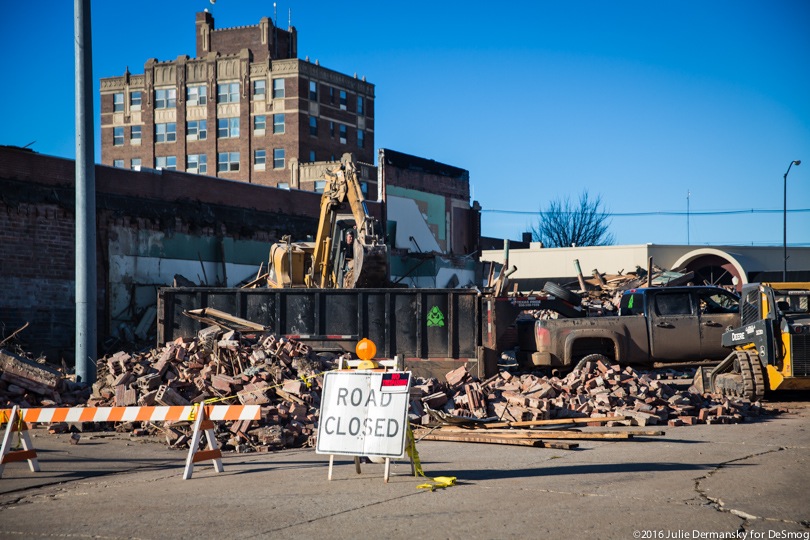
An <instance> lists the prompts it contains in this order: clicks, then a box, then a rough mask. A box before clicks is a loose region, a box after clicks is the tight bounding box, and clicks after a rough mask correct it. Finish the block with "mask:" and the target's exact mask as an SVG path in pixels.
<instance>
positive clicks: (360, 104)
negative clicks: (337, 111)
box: [357, 96, 365, 116]
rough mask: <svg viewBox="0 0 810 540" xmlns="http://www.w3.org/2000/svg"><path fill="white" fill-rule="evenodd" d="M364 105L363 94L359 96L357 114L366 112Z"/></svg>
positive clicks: (360, 114) (361, 114)
mask: <svg viewBox="0 0 810 540" xmlns="http://www.w3.org/2000/svg"><path fill="white" fill-rule="evenodd" d="M364 105H365V103H363V96H357V116H363V114H365V113H364V112H363V108H364Z"/></svg>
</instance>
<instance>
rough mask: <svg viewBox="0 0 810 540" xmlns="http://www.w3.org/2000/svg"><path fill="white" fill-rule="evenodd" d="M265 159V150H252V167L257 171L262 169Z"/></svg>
mask: <svg viewBox="0 0 810 540" xmlns="http://www.w3.org/2000/svg"><path fill="white" fill-rule="evenodd" d="M266 161H267V150H254V151H253V168H254V169H256V170H257V171H263V170H264V165H265V162H266Z"/></svg>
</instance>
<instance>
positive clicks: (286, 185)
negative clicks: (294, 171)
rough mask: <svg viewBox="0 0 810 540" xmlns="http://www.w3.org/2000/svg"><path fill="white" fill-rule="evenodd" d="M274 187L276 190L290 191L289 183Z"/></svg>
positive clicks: (280, 183) (281, 183)
mask: <svg viewBox="0 0 810 540" xmlns="http://www.w3.org/2000/svg"><path fill="white" fill-rule="evenodd" d="M276 187H277V188H278V189H287V190H289V189H290V183H289V182H279V183H278V185H277V186H276Z"/></svg>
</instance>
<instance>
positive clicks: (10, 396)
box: [0, 349, 89, 408]
mask: <svg viewBox="0 0 810 540" xmlns="http://www.w3.org/2000/svg"><path fill="white" fill-rule="evenodd" d="M88 395H89V394H88V392H87V390H86V389H82V387H81V386H80V385H78V384H76V383H74V382H73V381H71V380H69V379H67V378H65V375H64V373H63V372H62V371H60V370H57V369H54V368H53V367H51V366H49V365H48V364H45V363H44V362H38V361H36V360H31V359H30V358H26V357H24V356H22V355H18V354H14V353H12V352H11V351H7V350H4V349H0V407H3V406H5V405H7V404H8V405H19V406H20V407H23V408H27V407H71V406H73V405H78V404H80V403H84V402H85V401H86V399H87V396H88Z"/></svg>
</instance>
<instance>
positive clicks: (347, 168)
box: [304, 154, 388, 288]
mask: <svg viewBox="0 0 810 540" xmlns="http://www.w3.org/2000/svg"><path fill="white" fill-rule="evenodd" d="M325 180H326V184H325V186H324V191H323V195H322V196H321V211H320V217H319V219H318V230H317V233H316V236H315V246H314V249H313V253H312V268H311V271H310V273H309V274H308V275H307V276H305V278H304V280H305V282H306V286H307V287H320V288H329V287H337V286H341V287H343V288H355V287H382V286H385V285H386V283H387V281H388V249H387V247H386V245H385V244H384V243H383V241H382V238H381V235H380V232H379V231H378V229H379V223H378V221H377V220H376V219H375V218H374V217H373V216H372V215H371V214H369V212H368V208H367V207H366V203H365V198H364V197H363V192H362V190H361V187H360V181H359V179H358V175H357V166H356V165H355V164H354V161H353V160H352V156H351V154H344V155H343V157H342V159H341V163H340V166H339V167H337V168H335V169H331V170H328V171H326V174H325ZM344 202H348V203H349V206H350V208H351V213H352V217H353V218H354V222H355V226H356V228H357V234H356V236H357V238H356V241H355V242H354V250H353V268H352V269H351V271H350V272H349V273H347V274H346V276H344V277H343V279H342V283H337V281H339V280H338V278H337V275H338V273H339V272H338V270H339V269H338V268H336V264H338V257H336V255H335V254H336V253H337V250H336V249H335V246H333V242H335V238H336V235H335V231H336V223H337V214H338V210H339V209H340V206H341V205H342V204H343V203H344Z"/></svg>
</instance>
